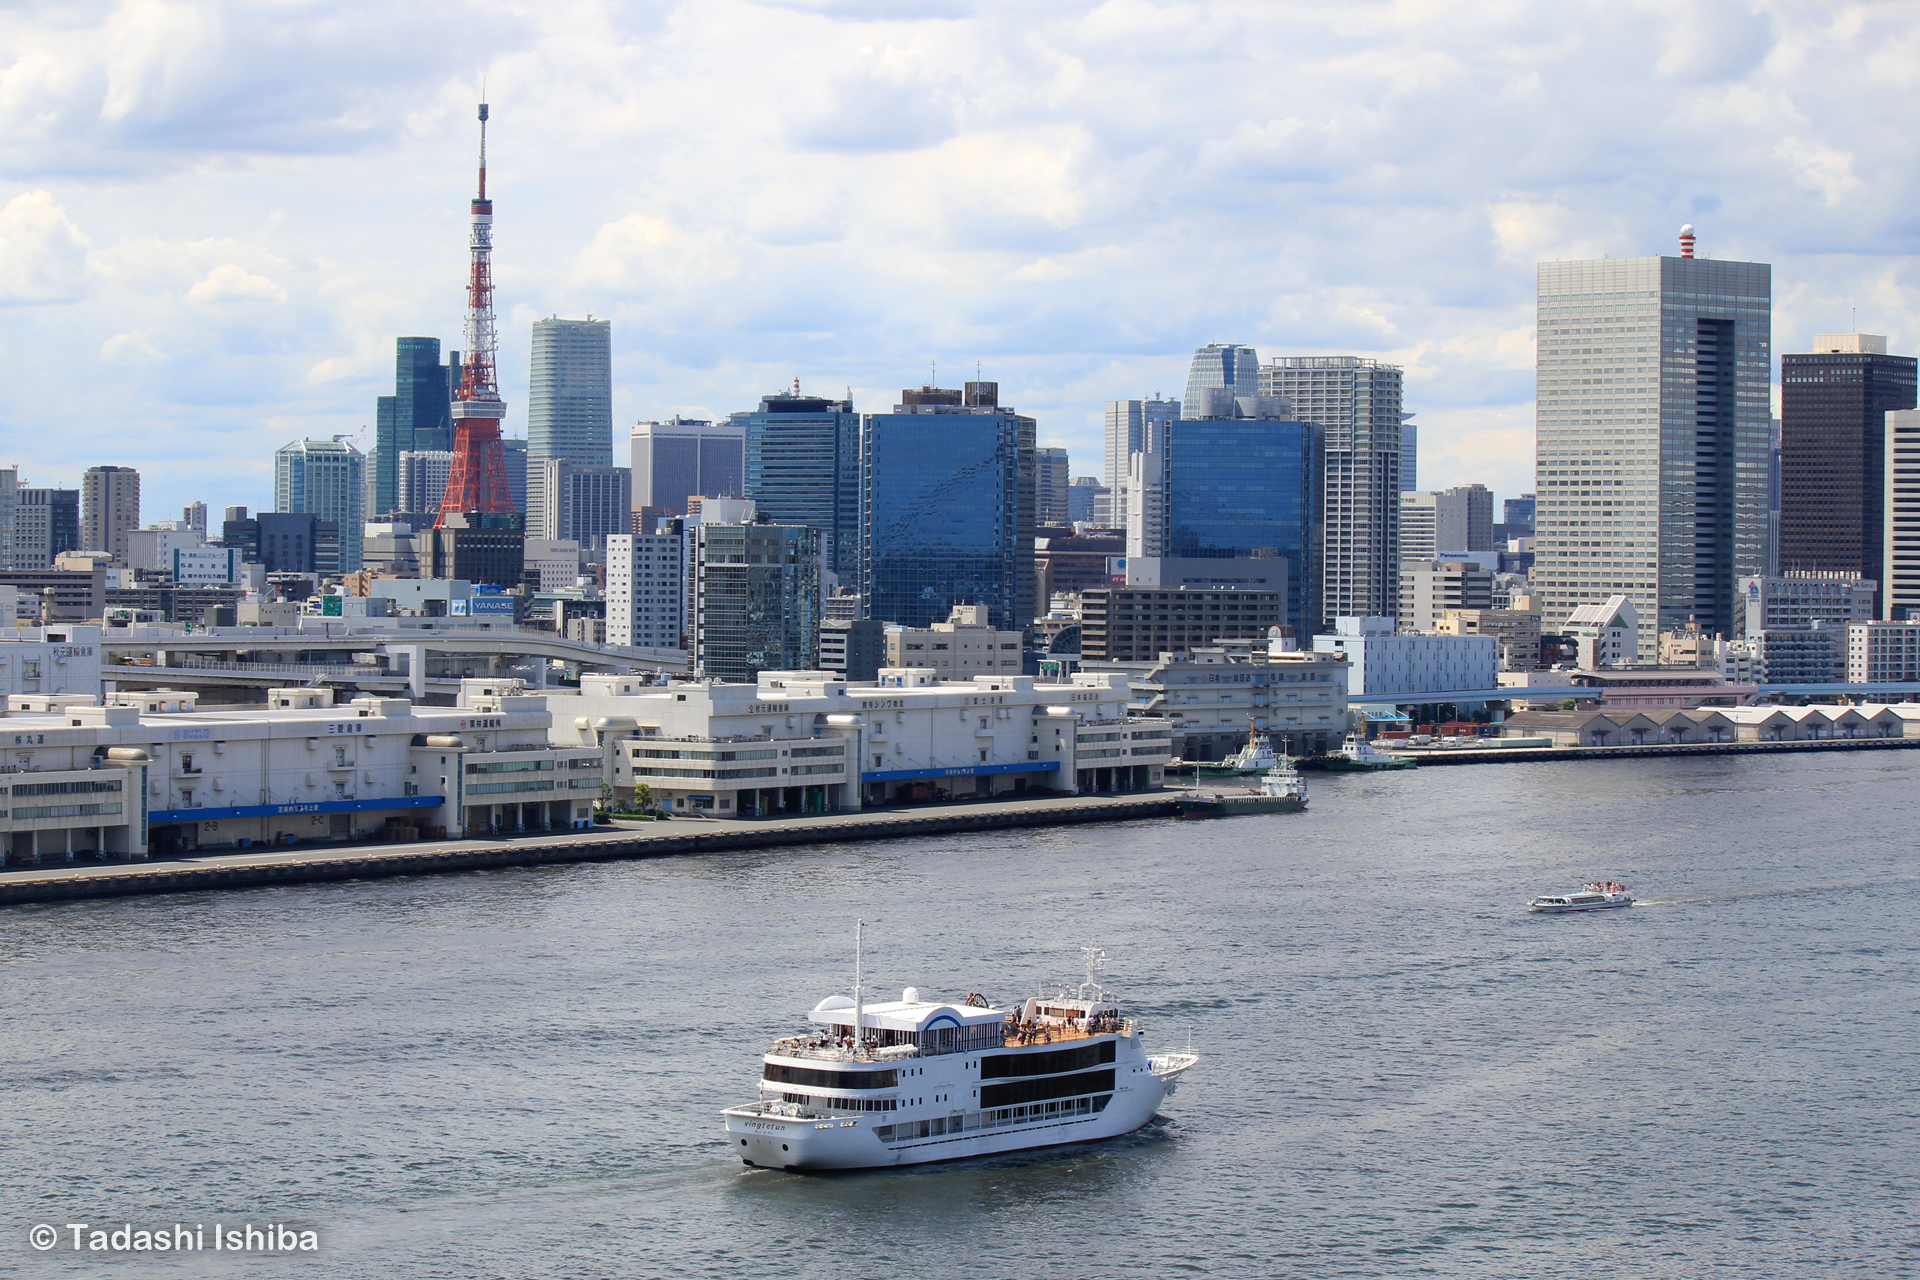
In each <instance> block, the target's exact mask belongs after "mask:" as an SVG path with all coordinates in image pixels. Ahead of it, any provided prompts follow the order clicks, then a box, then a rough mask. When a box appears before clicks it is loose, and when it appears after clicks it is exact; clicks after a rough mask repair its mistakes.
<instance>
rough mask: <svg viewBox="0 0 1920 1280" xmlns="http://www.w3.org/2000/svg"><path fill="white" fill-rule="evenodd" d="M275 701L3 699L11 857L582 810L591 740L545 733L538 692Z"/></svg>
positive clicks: (367, 835)
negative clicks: (447, 701) (439, 699)
mask: <svg viewBox="0 0 1920 1280" xmlns="http://www.w3.org/2000/svg"><path fill="white" fill-rule="evenodd" d="M267 703H268V705H267V706H266V707H265V708H256V707H247V708H231V707H212V708H201V707H199V706H198V705H197V700H196V696H195V695H194V694H191V693H179V692H175V691H169V690H146V691H141V692H137V693H135V692H120V693H115V694H112V695H109V696H108V698H107V701H106V703H105V704H104V705H100V704H99V703H97V702H96V701H95V700H94V699H92V698H81V697H78V696H65V695H56V694H41V695H32V694H27V695H18V696H15V697H13V698H11V699H9V709H8V712H7V715H6V719H5V721H4V733H3V734H0V741H5V742H6V743H9V744H10V749H9V752H8V755H7V763H6V766H5V768H6V777H5V779H4V782H5V784H6V786H7V787H8V789H9V793H10V798H11V800H12V801H13V804H12V806H11V807H10V808H8V809H7V810H6V811H5V814H4V817H3V818H0V831H4V833H5V835H4V840H5V849H6V852H7V854H8V856H9V860H11V861H14V862H42V861H45V860H48V859H49V858H52V859H58V860H64V859H69V858H71V857H72V856H73V854H74V853H76V852H102V853H106V854H110V855H119V856H142V855H144V854H145V853H147V852H148V851H149V850H151V851H153V852H177V851H182V850H189V849H205V848H246V847H249V846H253V845H276V844H292V843H298V842H303V841H336V842H344V841H351V840H368V839H380V838H397V837H400V836H402V835H404V836H407V837H411V836H413V835H417V834H421V833H445V834H453V835H460V834H465V833H469V832H509V831H527V830H540V831H544V830H553V829H562V830H564V829H567V828H569V827H583V826H587V825H590V824H591V822H592V817H593V814H592V806H593V802H594V801H595V800H596V799H597V798H598V797H599V794H600V787H601V782H602V755H601V753H600V751H598V750H597V749H594V748H585V749H582V748H579V747H572V748H555V747H552V746H550V745H549V744H548V725H549V720H550V717H549V714H548V712H547V709H546V704H545V702H544V700H543V699H542V698H540V697H538V696H527V695H525V694H524V693H523V692H522V689H521V686H520V684H519V682H518V681H496V680H469V681H466V682H464V683H463V685H462V688H461V694H460V705H459V706H457V707H416V706H414V705H412V704H410V703H409V702H407V701H406V700H405V699H401V698H382V697H361V698H355V699H354V700H353V701H351V702H349V703H346V704H344V705H335V703H334V701H333V694H332V691H331V690H328V689H323V688H284V689H272V690H269V691H268V696H267Z"/></svg>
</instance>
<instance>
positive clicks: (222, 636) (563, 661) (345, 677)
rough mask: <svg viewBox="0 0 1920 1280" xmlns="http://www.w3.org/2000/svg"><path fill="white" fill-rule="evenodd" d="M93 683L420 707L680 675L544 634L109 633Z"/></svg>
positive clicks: (336, 628) (615, 651)
mask: <svg viewBox="0 0 1920 1280" xmlns="http://www.w3.org/2000/svg"><path fill="white" fill-rule="evenodd" d="M101 649H102V652H101V658H102V662H101V676H102V677H103V678H104V679H107V680H111V681H113V682H114V683H115V685H116V687H118V688H122V689H146V688H159V687H162V686H164V687H167V688H177V689H197V690H205V691H214V690H232V691H246V690H265V689H268V688H272V687H275V686H285V685H302V684H321V683H324V684H328V685H331V686H333V687H335V688H338V689H343V690H357V691H361V692H366V693H387V694H394V695H399V696H406V697H410V698H413V699H416V700H425V699H427V698H428V697H429V696H430V695H438V696H443V697H450V696H451V695H453V694H456V693H458V692H459V687H460V681H461V680H463V679H471V678H475V677H480V678H485V677H489V676H494V677H506V676H509V675H511V676H517V677H519V678H520V679H524V680H526V681H527V682H528V683H530V684H532V685H535V686H544V685H547V684H548V683H550V682H552V680H553V679H555V678H556V677H557V678H558V679H559V680H561V681H563V682H565V681H570V680H575V679H578V677H579V676H580V675H581V674H582V673H584V672H642V673H656V674H658V673H669V674H670V673H673V672H681V671H685V670H687V655H686V654H685V653H683V652H681V651H680V650H678V649H633V648H621V647H615V646H609V645H594V644H586V643H583V642H581V641H577V640H568V639H565V638H564V637H561V636H556V635H554V634H552V633H551V632H544V631H525V630H519V629H516V628H511V627H502V628H468V627H461V628H451V627H450V628H448V629H446V630H440V629H428V628H426V627H419V628H413V627H407V628H376V627H367V626H352V625H347V624H343V623H329V624H324V625H319V626H315V627H312V628H309V629H296V628H292V627H212V628H208V629H207V630H205V631H195V632H192V633H185V632H182V631H180V630H178V629H176V628H172V627H167V628H159V627H152V628H148V627H139V626H135V627H129V628H125V629H121V628H112V629H109V630H108V632H107V634H106V635H105V636H104V637H103V639H102V641H101Z"/></svg>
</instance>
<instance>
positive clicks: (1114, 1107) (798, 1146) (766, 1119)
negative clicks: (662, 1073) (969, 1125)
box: [725, 1071, 1170, 1173]
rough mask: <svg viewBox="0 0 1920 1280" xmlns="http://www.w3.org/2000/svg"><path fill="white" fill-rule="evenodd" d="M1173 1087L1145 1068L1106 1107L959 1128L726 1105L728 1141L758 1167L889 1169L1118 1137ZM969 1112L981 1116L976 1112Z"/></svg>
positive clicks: (1150, 1113) (1142, 1119)
mask: <svg viewBox="0 0 1920 1280" xmlns="http://www.w3.org/2000/svg"><path fill="white" fill-rule="evenodd" d="M1169 1092H1170V1089H1169V1086H1168V1083H1167V1082H1165V1081H1163V1080H1161V1079H1160V1078H1158V1077H1156V1076H1154V1075H1152V1074H1151V1073H1148V1072H1146V1071H1142V1072H1140V1073H1139V1074H1138V1075H1136V1076H1134V1077H1133V1078H1132V1080H1131V1081H1130V1082H1129V1083H1128V1084H1126V1085H1123V1086H1121V1087H1119V1088H1118V1089H1116V1090H1115V1091H1114V1093H1113V1096H1112V1099H1111V1100H1110V1101H1109V1102H1108V1103H1107V1106H1106V1108H1105V1109H1104V1110H1102V1111H1098V1112H1092V1113H1090V1114H1086V1115H1080V1114H1073V1115H1060V1116H1048V1117H1045V1118H1043V1119H1038V1120H1033V1121H1029V1122H1027V1123H1024V1124H1013V1125H1005V1126H1001V1127H997V1128H988V1129H978V1128H976V1129H966V1128H964V1127H963V1128H962V1129H961V1131H960V1132H958V1133H949V1134H941V1135H933V1134H931V1133H930V1134H928V1135H927V1136H925V1137H921V1136H918V1134H917V1126H916V1125H914V1124H913V1123H912V1122H898V1123H895V1124H893V1125H890V1126H889V1125H882V1124H877V1123H876V1122H875V1121H874V1120H869V1119H867V1118H865V1117H848V1116H836V1117H833V1118H830V1119H795V1118H788V1117H784V1116H769V1115H759V1114H753V1113H750V1112H747V1111H745V1110H744V1109H743V1110H730V1111H727V1112H726V1113H725V1116H726V1122H727V1141H728V1143H729V1144H730V1145H731V1146H732V1147H733V1149H734V1151H735V1152H736V1153H737V1154H738V1155H739V1157H740V1160H741V1162H742V1163H743V1164H747V1165H750V1166H752V1167H754V1168H757V1169H784V1170H788V1171H790V1172H795V1173H824V1172H830V1171H833V1170H838V1169H891V1168H900V1167H903V1166H906V1165H915V1164H937V1163H941V1162H944V1161H948V1160H971V1159H976V1158H978V1157H980V1156H992V1155H1005V1154H1008V1153H1010V1152H1016V1151H1036V1150H1041V1149H1044V1148H1046V1147H1060V1146H1070V1145H1072V1144H1075V1143H1081V1142H1101V1141H1104V1140H1106V1139H1109V1138H1118V1137H1120V1136H1122V1135H1124V1134H1129V1133H1132V1132H1134V1131H1135V1130H1137V1129H1139V1128H1141V1127H1143V1126H1144V1125H1146V1124H1147V1122H1148V1121H1150V1120H1152V1119H1153V1117H1154V1115H1155V1113H1156V1112H1157V1111H1158V1109H1159V1106H1160V1103H1161V1102H1162V1101H1163V1100H1164V1099H1165V1098H1166V1096H1167V1094H1168V1093H1169ZM965 1118H970V1119H975V1120H977V1119H978V1113H974V1115H973V1116H972V1117H965ZM908 1127H913V1128H915V1129H916V1136H913V1137H906V1138H895V1139H893V1140H882V1138H881V1137H880V1136H879V1131H880V1130H881V1129H887V1128H891V1129H894V1130H899V1129H902V1128H908Z"/></svg>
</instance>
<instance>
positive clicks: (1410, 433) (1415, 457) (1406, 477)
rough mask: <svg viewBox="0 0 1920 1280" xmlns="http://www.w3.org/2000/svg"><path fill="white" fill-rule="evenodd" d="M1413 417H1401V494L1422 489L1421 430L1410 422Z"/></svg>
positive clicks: (1404, 414)
mask: <svg viewBox="0 0 1920 1280" xmlns="http://www.w3.org/2000/svg"><path fill="white" fill-rule="evenodd" d="M1412 416H1413V415H1412V414H1410V413H1403V414H1401V415H1400V492H1402V493H1411V492H1413V491H1414V490H1415V489H1418V488H1419V487H1420V428H1419V427H1416V426H1414V425H1413V423H1411V422H1408V421H1407V419H1408V418H1411V417H1412Z"/></svg>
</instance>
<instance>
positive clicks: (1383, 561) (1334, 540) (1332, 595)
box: [1260, 356, 1406, 629]
mask: <svg viewBox="0 0 1920 1280" xmlns="http://www.w3.org/2000/svg"><path fill="white" fill-rule="evenodd" d="M1260 390H1261V394H1263V395H1270V396H1284V397H1286V398H1287V399H1288V400H1291V401H1292V402H1293V416H1294V417H1295V418H1298V419H1299V420H1300V421H1302V422H1312V423H1317V424H1319V426H1320V428H1321V429H1322V432H1323V433H1324V437H1325V440H1326V458H1327V461H1326V470H1325V472H1324V474H1323V477H1322V484H1321V495H1322V496H1321V508H1320V510H1321V567H1320V584H1319V600H1320V617H1319V618H1318V619H1315V620H1313V625H1316V626H1320V627H1324V628H1327V629H1331V627H1330V624H1331V621H1332V619H1334V618H1342V617H1353V618H1387V617H1392V616H1394V613H1395V611H1396V610H1397V609H1398V608H1399V606H1400V490H1401V479H1400V465H1401V458H1402V451H1403V449H1404V447H1405V445H1404V437H1403V435H1402V431H1403V428H1404V424H1405V422H1406V415H1405V414H1403V413H1402V412H1401V409H1400V405H1401V371H1400V366H1398V365H1392V364H1382V363H1381V362H1380V361H1378V360H1368V359H1363V358H1361V357H1359V356H1276V357H1275V358H1274V359H1272V360H1270V361H1268V362H1267V364H1266V365H1265V366H1264V367H1263V368H1262V369H1261V370H1260Z"/></svg>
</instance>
